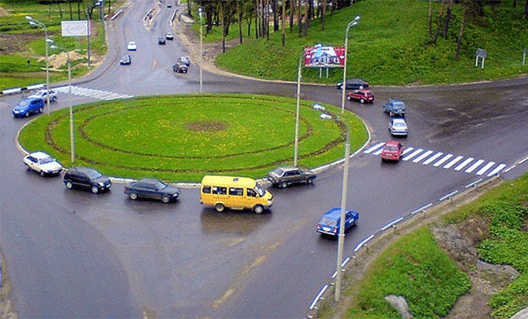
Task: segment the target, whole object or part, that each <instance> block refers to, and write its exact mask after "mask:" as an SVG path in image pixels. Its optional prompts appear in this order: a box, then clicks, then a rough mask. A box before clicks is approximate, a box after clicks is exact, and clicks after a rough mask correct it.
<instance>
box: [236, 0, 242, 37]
mask: <svg viewBox="0 0 528 319" xmlns="http://www.w3.org/2000/svg"><path fill="white" fill-rule="evenodd" d="M240 1H241V0H236V2H237V16H238V39H239V42H240V43H243V42H244V39H243V38H242V13H243V12H242V8H241V5H240Z"/></svg>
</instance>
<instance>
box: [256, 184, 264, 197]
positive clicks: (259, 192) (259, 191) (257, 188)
mask: <svg viewBox="0 0 528 319" xmlns="http://www.w3.org/2000/svg"><path fill="white" fill-rule="evenodd" d="M255 190H256V191H257V193H258V194H259V196H260V197H263V196H264V195H266V190H265V189H264V188H263V187H262V186H260V184H259V183H257V184H256V185H255Z"/></svg>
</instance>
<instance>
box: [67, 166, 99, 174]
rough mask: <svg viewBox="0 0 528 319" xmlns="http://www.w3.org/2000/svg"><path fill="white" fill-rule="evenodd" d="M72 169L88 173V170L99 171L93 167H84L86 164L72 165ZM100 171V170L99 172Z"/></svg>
mask: <svg viewBox="0 0 528 319" xmlns="http://www.w3.org/2000/svg"><path fill="white" fill-rule="evenodd" d="M70 171H77V172H81V173H88V172H97V171H96V170H95V169H93V168H89V167H84V166H75V167H72V168H70ZM98 173H99V172H98Z"/></svg>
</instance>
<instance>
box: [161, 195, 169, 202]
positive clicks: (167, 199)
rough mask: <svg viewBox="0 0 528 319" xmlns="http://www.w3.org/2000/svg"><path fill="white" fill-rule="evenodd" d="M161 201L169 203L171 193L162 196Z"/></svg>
mask: <svg viewBox="0 0 528 319" xmlns="http://www.w3.org/2000/svg"><path fill="white" fill-rule="evenodd" d="M161 201H162V202H164V203H168V202H169V201H170V197H169V195H163V196H161Z"/></svg>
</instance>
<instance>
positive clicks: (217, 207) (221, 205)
mask: <svg viewBox="0 0 528 319" xmlns="http://www.w3.org/2000/svg"><path fill="white" fill-rule="evenodd" d="M214 209H215V210H216V211H217V212H219V213H221V212H223V211H224V209H225V206H224V204H221V203H218V204H216V205H215V206H214Z"/></svg>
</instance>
